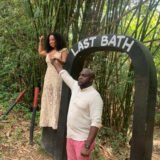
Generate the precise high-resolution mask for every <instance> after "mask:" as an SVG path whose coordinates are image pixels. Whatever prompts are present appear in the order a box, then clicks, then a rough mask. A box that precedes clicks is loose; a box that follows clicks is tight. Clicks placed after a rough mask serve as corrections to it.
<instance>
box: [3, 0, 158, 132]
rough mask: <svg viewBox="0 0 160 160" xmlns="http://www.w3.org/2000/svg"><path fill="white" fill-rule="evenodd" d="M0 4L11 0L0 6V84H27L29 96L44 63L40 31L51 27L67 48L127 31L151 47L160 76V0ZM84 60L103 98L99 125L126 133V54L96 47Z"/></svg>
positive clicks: (129, 89)
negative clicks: (94, 52) (41, 52)
mask: <svg viewBox="0 0 160 160" xmlns="http://www.w3.org/2000/svg"><path fill="white" fill-rule="evenodd" d="M1 4H2V5H1V6H2V7H3V6H5V5H9V6H10V7H8V8H7V9H6V8H3V9H2V8H1V11H0V12H1V20H0V23H1V24H3V26H4V28H5V29H1V30H0V32H1V37H0V41H1V43H2V46H1V48H0V57H1V59H2V61H3V63H2V64H0V66H1V67H2V70H1V71H0V74H1V77H2V75H3V76H4V79H3V80H2V82H3V85H2V86H1V90H2V88H5V89H6V88H7V87H9V86H12V87H10V89H9V91H10V92H12V90H13V89H14V88H16V89H17V90H19V89H21V88H23V87H26V88H28V92H27V94H28V96H27V98H28V99H27V100H26V101H27V102H29V101H30V99H31V96H32V92H33V91H32V90H33V87H34V86H35V85H39V86H41V87H42V85H43V77H44V73H45V68H46V66H45V62H44V59H42V58H40V57H39V56H38V54H37V46H38V41H39V36H40V35H44V36H46V35H47V34H48V33H49V32H52V31H56V32H60V33H61V34H63V35H64V37H65V39H66V41H67V45H68V48H71V47H72V45H73V44H74V43H77V42H78V41H79V40H81V39H83V38H86V37H88V36H93V35H103V34H123V35H127V36H131V37H133V38H135V39H137V40H139V41H141V42H142V43H143V44H144V45H145V46H147V47H148V48H149V50H150V51H151V53H152V55H153V57H154V61H155V63H156V67H157V77H158V81H159V80H160V76H159V73H158V71H159V70H160V68H159V64H160V0H100V1H97V0H92V1H90V0H85V1H84V0H21V1H18V0H14V1H12V2H10V1H9V0H6V1H4V0H1ZM15 6H16V7H15ZM13 13H14V15H13ZM9 17H10V19H9ZM7 18H8V20H9V21H8V20H7ZM17 19H18V20H17ZM14 21H15V22H17V23H15V22H14ZM12 27H13V28H12ZM6 48H7V49H6ZM11 53H13V54H11ZM9 62H11V63H9ZM6 64H8V66H7V65H6ZM85 66H90V67H92V68H93V69H94V70H95V72H96V76H97V78H96V81H95V86H96V87H97V89H98V90H99V91H100V93H101V95H102V97H103V100H104V111H103V125H104V126H106V127H112V128H113V129H114V130H116V131H119V132H122V133H124V134H125V135H126V134H127V131H128V129H129V128H130V124H131V123H130V122H131V119H132V118H131V117H132V111H133V104H134V68H133V66H132V63H131V61H130V59H129V58H128V56H127V54H125V53H124V54H115V53H114V52H112V51H105V52H97V53H96V54H94V55H93V54H91V55H90V56H89V57H87V58H86V60H85ZM7 67H8V68H7ZM8 69H9V71H8ZM7 76H8V77H7ZM5 77H7V78H5ZM13 83H14V85H13ZM159 87H160V86H159ZM158 90H159V88H158ZM158 96H159V95H157V97H158ZM158 104H159V101H158Z"/></svg>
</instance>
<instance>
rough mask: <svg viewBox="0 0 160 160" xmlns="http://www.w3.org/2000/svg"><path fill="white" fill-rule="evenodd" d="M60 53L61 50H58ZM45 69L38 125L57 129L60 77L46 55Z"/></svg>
mask: <svg viewBox="0 0 160 160" xmlns="http://www.w3.org/2000/svg"><path fill="white" fill-rule="evenodd" d="M59 54H61V52H59ZM46 63H47V71H46V74H45V78H44V86H43V93H42V98H41V112H40V127H52V128H53V129H57V127H58V118H59V110H60V100H61V88H62V79H61V77H60V76H59V75H58V73H57V71H56V69H55V67H54V66H53V65H52V64H51V60H50V58H49V54H48V55H47V56H46Z"/></svg>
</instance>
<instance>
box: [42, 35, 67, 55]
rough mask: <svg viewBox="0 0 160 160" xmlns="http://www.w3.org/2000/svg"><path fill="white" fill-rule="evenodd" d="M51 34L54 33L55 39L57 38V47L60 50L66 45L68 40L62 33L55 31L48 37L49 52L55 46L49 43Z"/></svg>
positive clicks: (47, 48) (47, 49)
mask: <svg viewBox="0 0 160 160" xmlns="http://www.w3.org/2000/svg"><path fill="white" fill-rule="evenodd" d="M50 35H53V36H54V38H55V40H56V49H57V50H58V51H59V50H61V49H62V48H65V47H66V42H65V40H64V38H63V36H62V35H61V34H60V33H57V32H53V33H50V34H49V35H48V36H47V39H46V46H45V48H46V51H47V52H50V51H51V50H52V49H53V48H52V47H51V46H50V44H49V37H50Z"/></svg>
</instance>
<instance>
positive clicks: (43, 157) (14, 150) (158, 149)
mask: <svg viewBox="0 0 160 160" xmlns="http://www.w3.org/2000/svg"><path fill="white" fill-rule="evenodd" d="M29 127H30V121H29V120H26V119H25V118H24V115H23V114H22V113H16V114H15V113H14V114H13V113H12V114H11V115H9V117H8V120H7V121H3V122H2V121H0V160H53V158H52V157H51V156H49V155H48V154H47V153H45V152H44V151H43V150H42V149H41V145H40V139H41V131H40V128H39V127H38V126H37V127H36V128H35V132H34V140H35V141H34V142H35V144H34V145H33V146H31V145H30V144H29ZM108 160H109V159H108ZM112 160H114V159H112ZM152 160H160V127H159V128H158V127H156V128H155V132H154V147H153V158H152Z"/></svg>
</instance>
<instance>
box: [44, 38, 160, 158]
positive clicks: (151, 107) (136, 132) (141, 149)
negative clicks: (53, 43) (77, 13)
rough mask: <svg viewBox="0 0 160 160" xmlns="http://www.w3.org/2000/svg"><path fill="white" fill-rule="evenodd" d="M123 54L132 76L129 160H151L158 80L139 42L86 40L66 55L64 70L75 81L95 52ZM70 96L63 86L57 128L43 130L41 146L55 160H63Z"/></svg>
mask: <svg viewBox="0 0 160 160" xmlns="http://www.w3.org/2000/svg"><path fill="white" fill-rule="evenodd" d="M105 50H107V51H120V52H126V53H127V54H128V55H129V57H130V58H131V60H132V63H133V66H134V72H135V103H134V112H133V132H132V144H131V152H130V159H131V160H151V156H152V146H153V144H152V143H153V129H154V116H155V106H156V92H157V78H156V69H155V65H154V62H153V58H152V56H151V54H150V52H149V50H148V49H147V48H146V47H145V46H144V45H143V44H142V43H140V42H139V41H137V40H135V39H133V38H131V37H127V36H124V35H103V36H92V37H88V38H85V39H83V40H81V41H79V42H78V43H77V44H75V45H74V46H73V47H72V48H71V49H70V52H69V57H68V62H67V64H66V66H65V67H66V69H67V70H68V71H69V72H70V73H71V75H72V76H73V77H74V78H77V77H78V75H79V72H80V71H81V69H82V68H83V64H84V60H85V58H86V56H87V55H89V54H90V53H93V52H96V51H105ZM69 98H70V92H69V89H68V87H67V86H66V85H65V84H63V89H62V99H61V110H60V118H59V126H58V127H59V128H58V130H57V131H49V130H50V129H47V128H45V129H43V135H42V143H43V145H44V148H45V149H46V150H47V151H48V152H50V153H52V154H53V155H54V157H55V159H56V160H65V159H66V153H65V136H66V118H67V111H68V102H69Z"/></svg>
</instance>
